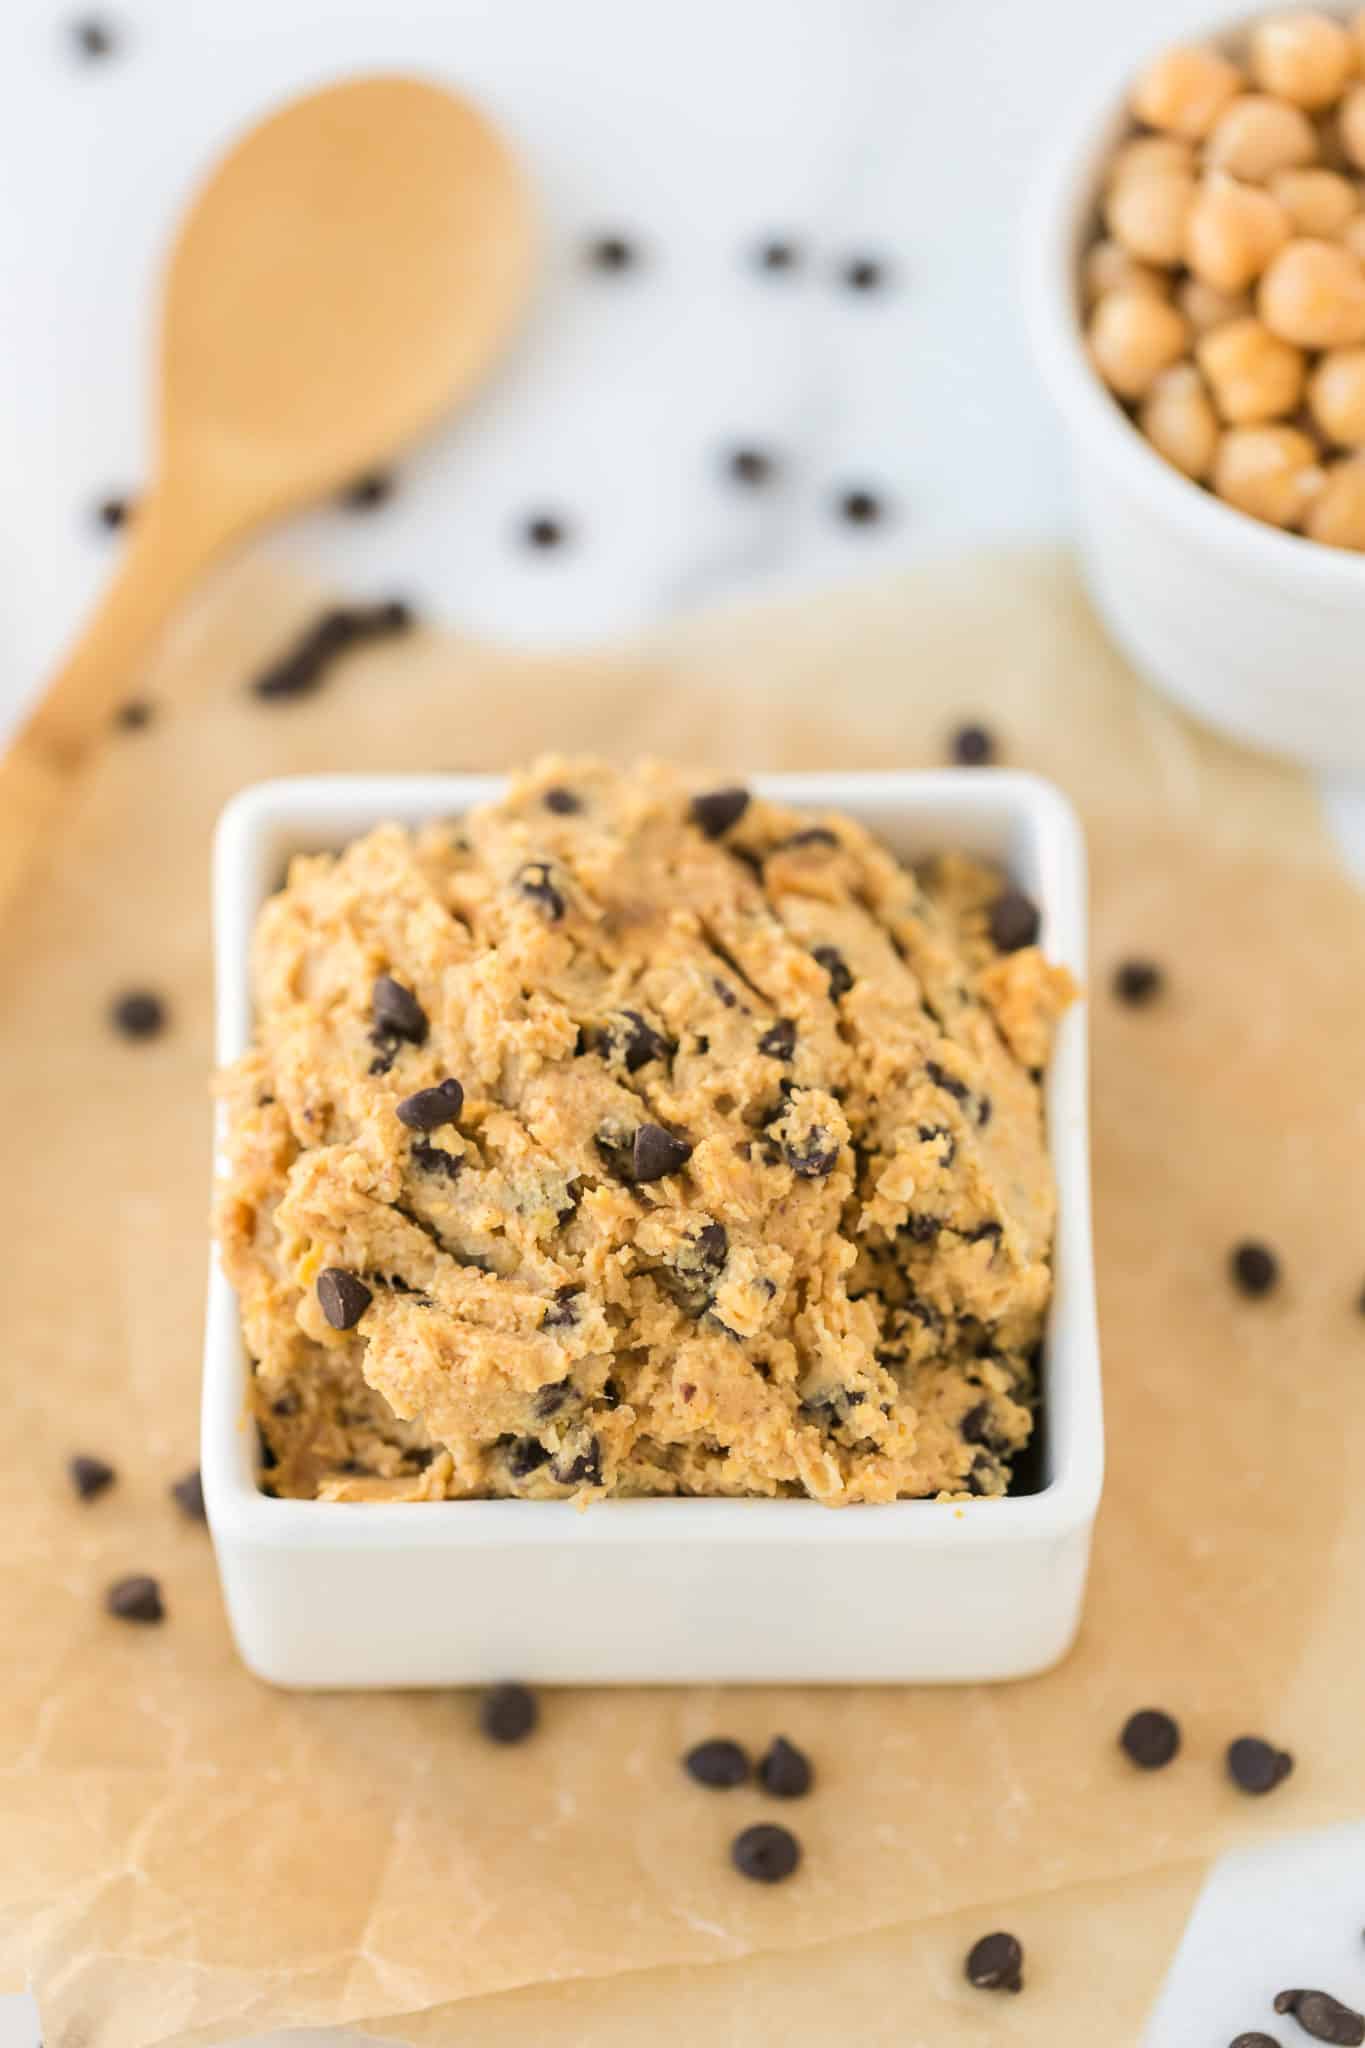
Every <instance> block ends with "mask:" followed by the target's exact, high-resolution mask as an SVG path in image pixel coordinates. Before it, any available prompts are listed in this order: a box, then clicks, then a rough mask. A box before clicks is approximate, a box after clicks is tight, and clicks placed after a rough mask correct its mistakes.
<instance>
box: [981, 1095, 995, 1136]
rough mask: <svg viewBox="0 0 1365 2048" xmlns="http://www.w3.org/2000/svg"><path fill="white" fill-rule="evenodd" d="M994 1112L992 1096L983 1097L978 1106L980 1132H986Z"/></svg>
mask: <svg viewBox="0 0 1365 2048" xmlns="http://www.w3.org/2000/svg"><path fill="white" fill-rule="evenodd" d="M994 1110H995V1104H994V1103H993V1102H992V1101H991V1098H990V1096H989V1095H983V1096H982V1097H981V1100H980V1101H979V1102H978V1103H977V1105H976V1122H977V1128H978V1130H982V1131H984V1130H985V1128H986V1126H987V1124H988V1123H989V1122H990V1120H991V1117H992V1115H993V1113H994Z"/></svg>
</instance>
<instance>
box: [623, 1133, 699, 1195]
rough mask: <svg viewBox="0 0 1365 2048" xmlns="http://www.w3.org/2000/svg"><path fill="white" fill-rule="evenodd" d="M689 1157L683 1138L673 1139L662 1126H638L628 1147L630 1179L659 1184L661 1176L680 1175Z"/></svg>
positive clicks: (687, 1146) (688, 1147)
mask: <svg viewBox="0 0 1365 2048" xmlns="http://www.w3.org/2000/svg"><path fill="white" fill-rule="evenodd" d="M691 1157H692V1147H691V1146H690V1145H689V1144H688V1142H687V1140H686V1138H675V1137H674V1135H673V1133H672V1132H671V1131H666V1130H665V1129H664V1127H663V1125H662V1124H641V1126H640V1128H639V1130H638V1131H637V1132H636V1133H635V1142H634V1144H633V1146H632V1147H631V1179H632V1180H634V1181H636V1182H637V1183H644V1182H646V1181H652V1180H662V1179H663V1177H664V1175H665V1174H668V1173H679V1172H681V1170H682V1168H683V1167H684V1166H686V1164H687V1162H688V1160H689V1159H690V1158H691Z"/></svg>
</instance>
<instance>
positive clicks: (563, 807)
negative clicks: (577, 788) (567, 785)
mask: <svg viewBox="0 0 1365 2048" xmlns="http://www.w3.org/2000/svg"><path fill="white" fill-rule="evenodd" d="M540 800H541V802H542V803H543V804H544V806H545V808H546V810H547V811H553V812H554V814H555V816H556V817H557V818H571V817H573V815H574V813H575V812H576V811H581V810H582V808H583V799H582V797H581V796H575V795H574V793H573V791H572V790H571V789H563V788H561V787H560V785H559V784H558V783H556V784H555V785H554V787H553V788H551V789H547V790H546V791H545V792H544V794H543V795H542V796H541V799H540Z"/></svg>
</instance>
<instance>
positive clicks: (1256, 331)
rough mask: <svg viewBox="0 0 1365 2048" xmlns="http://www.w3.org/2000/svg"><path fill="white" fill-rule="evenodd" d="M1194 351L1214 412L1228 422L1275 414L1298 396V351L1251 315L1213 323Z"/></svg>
mask: <svg viewBox="0 0 1365 2048" xmlns="http://www.w3.org/2000/svg"><path fill="white" fill-rule="evenodd" d="M1194 353H1195V360H1196V361H1197V362H1198V364H1199V367H1200V369H1201V370H1202V371H1203V372H1204V375H1205V377H1206V378H1207V379H1208V383H1209V389H1210V390H1211V391H1212V393H1213V397H1214V402H1215V404H1216V405H1217V407H1218V410H1219V412H1220V413H1221V415H1222V417H1223V418H1224V419H1225V420H1227V421H1228V423H1229V424H1230V425H1232V426H1235V427H1248V426H1253V425H1255V424H1256V423H1257V422H1258V421H1260V420H1274V419H1280V418H1282V417H1283V416H1284V414H1285V413H1287V412H1292V411H1293V410H1294V407H1295V406H1296V405H1297V404H1298V402H1299V399H1300V397H1301V396H1302V395H1303V380H1304V373H1305V369H1306V365H1305V363H1304V358H1303V350H1302V349H1297V348H1295V347H1294V345H1293V343H1292V342H1289V341H1281V340H1280V338H1279V336H1278V335H1275V334H1272V333H1271V332H1270V330H1269V328H1267V327H1263V326H1262V325H1261V322H1260V321H1259V320H1257V319H1256V318H1255V317H1254V316H1253V317H1252V318H1250V319H1247V320H1229V321H1227V322H1226V323H1225V324H1224V325H1223V326H1222V327H1215V328H1214V329H1213V331H1212V333H1210V334H1206V335H1204V336H1203V338H1202V339H1201V340H1200V342H1199V345H1198V347H1197V348H1196V349H1195V352H1194Z"/></svg>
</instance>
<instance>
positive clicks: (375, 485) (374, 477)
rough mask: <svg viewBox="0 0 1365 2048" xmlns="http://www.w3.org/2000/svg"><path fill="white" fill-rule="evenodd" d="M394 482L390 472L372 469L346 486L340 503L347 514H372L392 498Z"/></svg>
mask: <svg viewBox="0 0 1365 2048" xmlns="http://www.w3.org/2000/svg"><path fill="white" fill-rule="evenodd" d="M394 482H395V479H394V476H393V472H392V471H391V470H387V469H372V470H370V471H369V473H368V474H367V475H365V476H358V477H357V478H356V480H355V482H354V483H353V484H348V485H347V487H346V489H345V490H344V491H343V492H342V494H341V502H342V504H343V505H344V506H345V508H346V510H347V511H348V512H373V511H374V510H375V509H376V507H377V506H379V505H383V504H386V503H387V502H388V500H389V499H390V498H391V497H392V496H393V493H394Z"/></svg>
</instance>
